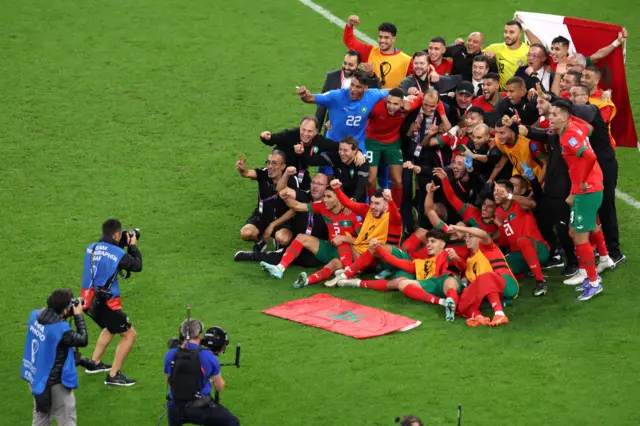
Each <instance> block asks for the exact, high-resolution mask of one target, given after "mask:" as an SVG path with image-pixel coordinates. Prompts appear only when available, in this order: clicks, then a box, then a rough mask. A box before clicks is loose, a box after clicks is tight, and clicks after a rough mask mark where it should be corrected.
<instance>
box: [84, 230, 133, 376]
mask: <svg viewBox="0 0 640 426" xmlns="http://www.w3.org/2000/svg"><path fill="white" fill-rule="evenodd" d="M123 238H126V239H127V244H126V247H127V251H128V253H127V252H125V251H124V249H122V248H121V246H122V245H124V244H121V242H122V239H123ZM136 243H137V236H136V234H135V233H133V234H132V235H130V234H129V233H126V234H125V235H123V229H122V224H121V223H120V221H119V220H117V219H108V220H107V221H105V222H104V223H103V224H102V237H101V238H100V240H99V241H98V242H97V243H93V244H91V245H90V246H89V247H87V248H86V250H85V257H84V273H83V275H82V293H81V295H82V298H83V299H84V300H85V301H86V306H88V307H89V309H88V312H87V315H89V316H90V317H91V319H93V321H95V323H96V324H98V326H99V327H100V328H102V332H101V333H100V336H99V337H98V341H97V342H96V348H95V350H94V351H93V356H92V357H91V358H92V359H93V360H94V361H95V362H96V366H95V367H94V368H93V369H87V370H86V371H87V373H90V374H92V373H99V372H102V371H109V374H107V377H106V379H105V381H104V383H105V385H112V386H133V385H135V384H136V381H135V380H133V379H131V378H129V377H127V376H125V375H124V374H122V372H121V371H120V369H121V368H122V364H123V363H124V360H125V358H126V357H127V355H128V354H129V352H130V351H131V348H132V347H133V344H134V342H135V341H136V330H135V328H133V325H131V322H130V321H129V317H128V316H127V314H126V313H125V312H124V311H123V310H122V303H121V299H120V284H119V282H118V274H119V272H120V271H128V272H140V271H142V254H141V253H140V250H138V246H137V245H136ZM116 334H119V335H120V342H118V347H117V348H116V355H115V358H114V360H113V365H108V364H104V363H103V362H102V356H103V355H104V351H105V350H106V349H107V346H109V343H111V339H113V336H114V335H116Z"/></svg>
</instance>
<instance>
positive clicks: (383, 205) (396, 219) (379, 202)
mask: <svg viewBox="0 0 640 426" xmlns="http://www.w3.org/2000/svg"><path fill="white" fill-rule="evenodd" d="M341 186H342V184H341V183H340V181H339V180H338V179H334V180H332V181H331V188H333V190H334V191H335V193H336V196H337V197H338V201H339V202H340V204H341V205H342V206H344V207H345V208H347V209H349V210H350V211H352V212H353V213H355V214H356V215H358V216H361V217H364V221H363V222H362V226H361V228H360V231H359V233H358V235H357V237H355V238H354V237H346V236H338V237H336V238H334V241H333V244H334V245H337V246H339V245H340V244H342V243H344V242H347V243H349V244H351V253H352V259H354V260H355V262H354V264H353V265H351V266H348V267H347V268H346V269H345V270H344V271H343V272H342V273H339V274H337V275H336V278H335V279H333V280H331V281H328V282H326V283H325V286H326V287H335V285H336V283H337V281H338V280H339V279H345V278H347V277H346V276H345V275H344V274H351V268H364V267H367V266H369V265H370V264H371V263H372V262H373V260H374V259H373V256H372V255H371V254H370V253H369V254H367V253H368V251H367V250H368V247H369V241H370V240H371V239H372V238H376V239H378V240H379V241H380V242H382V243H389V244H392V245H397V244H399V243H400V233H401V231H402V220H401V218H400V212H399V211H398V208H397V207H396V205H395V203H394V202H393V199H392V198H391V191H389V190H388V189H387V190H384V191H381V190H377V191H376V192H375V193H374V194H373V195H372V196H371V202H370V204H364V203H356V202H354V201H352V200H350V199H349V198H348V197H347V196H346V195H345V194H344V192H342V189H341ZM345 266H346V265H343V264H342V262H341V261H340V259H339V258H336V259H333V260H332V261H331V262H329V263H328V264H327V265H326V266H325V267H324V268H322V269H321V270H320V271H318V272H316V273H314V274H312V275H311V276H309V277H307V274H306V273H304V272H302V273H301V274H300V275H299V276H298V280H296V282H295V283H294V287H296V288H300V287H304V286H307V285H311V284H315V283H318V282H320V281H324V280H326V279H328V278H329V277H331V275H332V274H333V273H334V272H335V271H337V270H338V269H341V268H344V267H345ZM353 275H355V273H354V274H353ZM353 275H352V276H353Z"/></svg>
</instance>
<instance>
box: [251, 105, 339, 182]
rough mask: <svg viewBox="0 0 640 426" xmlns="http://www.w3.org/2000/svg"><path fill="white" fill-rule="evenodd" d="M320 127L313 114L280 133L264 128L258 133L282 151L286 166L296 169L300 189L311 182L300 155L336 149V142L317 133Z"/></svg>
mask: <svg viewBox="0 0 640 426" xmlns="http://www.w3.org/2000/svg"><path fill="white" fill-rule="evenodd" d="M319 130H320V127H319V126H318V121H317V119H316V118H315V117H314V116H310V115H308V116H305V117H303V118H302V121H300V127H298V128H296V129H291V130H284V131H282V132H280V133H271V132H270V131H268V130H266V131H264V132H262V133H261V134H260V141H261V142H262V143H263V144H265V145H268V146H275V147H276V149H279V150H280V151H282V152H284V154H285V158H286V159H287V166H289V167H295V168H296V169H297V170H298V175H297V179H298V183H299V185H300V188H301V189H304V190H308V189H309V185H310V182H311V178H310V176H309V171H308V170H307V167H306V164H305V162H304V160H303V158H301V157H302V156H307V157H308V156H310V155H313V154H317V153H320V152H334V151H337V150H338V144H336V143H335V142H334V141H330V140H327V139H325V138H324V137H323V136H322V135H321V134H319V133H318V131H319Z"/></svg>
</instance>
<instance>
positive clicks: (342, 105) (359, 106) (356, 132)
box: [296, 70, 389, 151]
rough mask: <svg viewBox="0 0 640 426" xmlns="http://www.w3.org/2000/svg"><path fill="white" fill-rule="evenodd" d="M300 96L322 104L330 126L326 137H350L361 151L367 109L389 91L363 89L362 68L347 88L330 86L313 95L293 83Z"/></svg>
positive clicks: (334, 138) (302, 98)
mask: <svg viewBox="0 0 640 426" xmlns="http://www.w3.org/2000/svg"><path fill="white" fill-rule="evenodd" d="M296 91H297V93H298V96H299V97H300V100H301V101H302V102H304V103H308V104H317V105H321V106H325V107H326V108H327V110H328V111H329V116H330V117H331V130H329V131H328V132H327V138H328V139H331V140H334V141H341V140H343V139H344V138H345V137H347V136H352V137H354V138H355V139H356V140H357V141H358V144H359V145H360V150H361V151H364V140H365V127H366V125H367V119H368V118H369V114H370V113H371V110H372V109H373V107H374V106H375V104H376V103H378V101H380V100H381V99H384V98H386V97H387V95H388V94H389V91H388V90H380V89H367V75H366V73H365V72H363V71H362V70H358V71H356V72H354V73H353V77H352V79H351V85H350V86H349V88H348V89H339V90H331V91H329V92H327V93H323V94H317V95H314V94H312V93H311V92H309V91H308V90H307V89H306V88H305V87H304V86H302V87H297V88H296Z"/></svg>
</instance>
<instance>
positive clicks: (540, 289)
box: [533, 281, 549, 297]
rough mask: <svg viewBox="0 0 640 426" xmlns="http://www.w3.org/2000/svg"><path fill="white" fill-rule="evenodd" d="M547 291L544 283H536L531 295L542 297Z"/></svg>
mask: <svg viewBox="0 0 640 426" xmlns="http://www.w3.org/2000/svg"><path fill="white" fill-rule="evenodd" d="M548 289H549V287H547V282H546V281H538V282H536V288H535V289H534V290H533V295H534V296H535V297H538V296H544V295H545V294H547V290H548Z"/></svg>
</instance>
